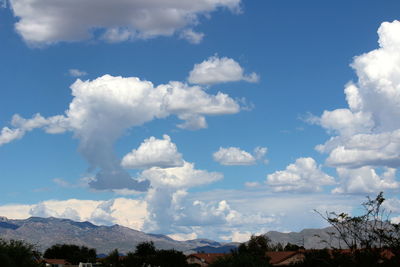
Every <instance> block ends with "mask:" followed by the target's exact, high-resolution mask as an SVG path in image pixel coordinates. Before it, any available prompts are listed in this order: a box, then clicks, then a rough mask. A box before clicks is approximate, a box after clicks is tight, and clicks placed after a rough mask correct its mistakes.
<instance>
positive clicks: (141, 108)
mask: <svg viewBox="0 0 400 267" xmlns="http://www.w3.org/2000/svg"><path fill="white" fill-rule="evenodd" d="M71 89H72V95H73V99H72V102H71V103H70V105H69V109H68V110H66V111H65V115H58V116H53V117H49V118H44V117H42V116H41V115H39V114H36V115H35V116H34V117H33V118H32V119H23V118H21V117H20V116H18V115H15V116H14V117H13V120H12V124H13V126H14V127H15V129H10V128H7V127H5V128H3V130H2V134H1V135H0V140H1V141H2V143H6V142H10V141H12V140H13V139H16V138H20V137H22V135H23V134H24V133H25V132H28V131H31V130H33V129H35V128H44V130H45V131H46V132H48V133H61V132H64V131H66V130H68V131H72V132H73V133H74V136H75V137H76V138H78V139H79V141H80V144H79V151H80V153H81V154H82V155H83V156H84V157H85V158H86V159H87V161H88V162H89V164H90V167H91V169H92V170H94V169H97V168H99V169H100V171H99V172H98V173H97V175H96V177H95V180H93V181H90V182H89V185H90V186H91V187H92V188H94V189H98V190H104V189H123V188H127V189H134V190H138V191H145V190H147V188H148V186H149V183H148V181H145V180H141V181H138V180H134V179H132V178H131V176H130V175H129V174H128V173H127V172H126V171H125V170H124V169H123V168H122V167H121V165H120V160H119V159H118V158H117V157H116V155H115V154H114V152H113V145H114V143H115V141H116V140H117V139H118V138H119V137H120V136H121V135H122V134H123V133H124V132H125V131H126V130H127V129H130V128H132V127H135V126H139V125H142V124H144V123H146V122H149V121H151V120H153V119H156V118H165V117H167V116H170V115H173V114H174V115H177V116H178V117H179V118H181V119H184V120H188V121H190V120H192V119H193V118H200V120H202V121H204V122H205V118H204V116H206V115H222V114H234V113H237V112H239V111H240V106H239V104H238V103H237V102H236V101H235V100H233V99H232V98H230V97H229V96H228V95H226V94H223V93H220V92H219V93H217V94H216V95H210V94H207V93H206V92H205V91H204V90H203V89H202V88H201V87H198V86H188V85H186V84H183V83H180V82H170V83H168V84H162V85H159V86H157V87H154V86H153V84H152V83H151V82H148V81H141V80H140V79H139V78H136V77H130V78H123V77H113V76H110V75H104V76H102V77H100V78H97V79H95V80H93V81H90V80H88V81H81V80H79V79H78V80H77V81H76V82H75V83H74V84H72V85H71ZM188 123H189V124H190V122H188ZM181 127H183V126H181ZM10 136H11V137H10ZM15 136H16V137H15Z"/></svg>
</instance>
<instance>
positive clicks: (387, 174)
mask: <svg viewBox="0 0 400 267" xmlns="http://www.w3.org/2000/svg"><path fill="white" fill-rule="evenodd" d="M337 173H338V174H339V177H340V179H341V182H340V186H339V187H337V188H335V189H334V190H333V191H332V192H333V193H379V192H381V191H387V190H393V189H397V188H399V185H400V184H399V183H398V182H396V181H395V177H396V169H393V168H387V169H386V170H385V171H384V172H383V173H382V174H381V175H378V174H377V172H376V170H375V169H373V168H371V167H368V166H365V167H361V168H358V169H346V168H337Z"/></svg>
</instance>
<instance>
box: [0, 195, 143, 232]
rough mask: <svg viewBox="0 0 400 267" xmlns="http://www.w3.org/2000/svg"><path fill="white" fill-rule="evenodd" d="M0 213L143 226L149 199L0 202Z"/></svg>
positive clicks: (8, 216)
mask: <svg viewBox="0 0 400 267" xmlns="http://www.w3.org/2000/svg"><path fill="white" fill-rule="evenodd" d="M0 215H2V216H5V217H7V218H12V219H26V218H28V217H31V216H39V217H57V218H66V219H71V220H76V221H89V222H92V223H94V224H98V225H113V224H120V225H123V226H126V227H130V228H133V229H137V230H141V229H142V228H143V226H144V225H143V224H144V222H145V219H146V217H147V206H146V202H143V201H141V200H135V199H128V198H116V199H111V200H106V201H100V200H99V201H95V200H81V199H68V200H47V201H43V202H40V203H37V204H32V205H18V204H13V205H5V206H0Z"/></svg>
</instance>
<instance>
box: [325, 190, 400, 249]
mask: <svg viewBox="0 0 400 267" xmlns="http://www.w3.org/2000/svg"><path fill="white" fill-rule="evenodd" d="M384 201H385V198H384V197H383V193H382V192H381V193H379V194H378V195H377V196H376V198H374V199H371V198H370V197H368V198H367V201H365V202H364V203H362V207H363V209H364V214H362V215H360V216H351V215H349V214H347V213H335V212H329V213H328V212H327V213H326V215H322V214H321V213H319V214H320V215H321V216H322V218H324V219H325V220H326V221H327V222H328V223H329V224H330V225H332V226H333V228H334V229H335V230H336V232H334V233H332V235H333V237H334V238H336V239H337V240H338V241H339V246H340V247H339V248H341V246H344V247H345V248H350V249H353V250H355V249H360V248H361V249H370V248H392V249H396V250H398V249H400V225H399V224H394V223H391V222H390V220H389V219H390V218H389V217H390V216H389V215H390V213H389V212H387V211H386V210H385V209H384V208H383V206H382V204H383V202H384Z"/></svg>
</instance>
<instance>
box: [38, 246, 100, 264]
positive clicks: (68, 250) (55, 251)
mask: <svg viewBox="0 0 400 267" xmlns="http://www.w3.org/2000/svg"><path fill="white" fill-rule="evenodd" d="M43 257H44V258H46V259H65V260H66V261H68V262H69V263H71V264H75V265H77V264H79V263H80V262H96V257H97V254H96V249H94V248H88V247H85V246H77V245H72V244H56V245H53V246H51V247H50V248H48V249H46V251H45V252H44V255H43Z"/></svg>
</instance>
